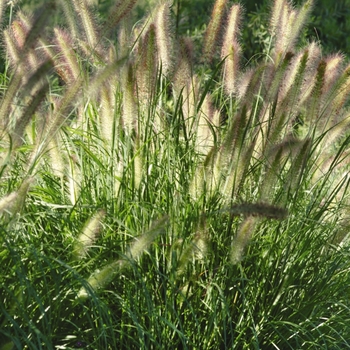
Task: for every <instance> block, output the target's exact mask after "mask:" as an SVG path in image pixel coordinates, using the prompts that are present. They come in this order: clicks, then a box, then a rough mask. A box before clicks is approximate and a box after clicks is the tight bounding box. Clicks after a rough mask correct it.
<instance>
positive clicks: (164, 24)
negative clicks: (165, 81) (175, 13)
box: [155, 1, 173, 74]
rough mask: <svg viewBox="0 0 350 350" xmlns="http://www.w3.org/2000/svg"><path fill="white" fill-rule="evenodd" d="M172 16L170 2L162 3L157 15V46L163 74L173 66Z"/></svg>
mask: <svg viewBox="0 0 350 350" xmlns="http://www.w3.org/2000/svg"><path fill="white" fill-rule="evenodd" d="M171 25H172V24H171V16H170V2H169V1H165V2H164V3H162V4H161V5H160V7H159V8H158V10H157V14H156V17H155V27H156V39H157V48H158V53H159V60H160V61H161V65H162V72H163V74H169V73H171V72H172V68H173V59H172V58H173V42H172V29H171Z"/></svg>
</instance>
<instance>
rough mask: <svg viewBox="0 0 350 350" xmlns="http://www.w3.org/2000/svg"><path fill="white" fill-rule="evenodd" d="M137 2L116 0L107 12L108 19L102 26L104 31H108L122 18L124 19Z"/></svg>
mask: <svg viewBox="0 0 350 350" xmlns="http://www.w3.org/2000/svg"><path fill="white" fill-rule="evenodd" d="M136 3H137V0H118V1H117V3H116V4H115V5H113V6H112V7H111V8H110V9H109V11H108V14H109V15H108V18H107V20H106V23H105V25H104V27H103V28H104V30H105V31H109V30H111V29H112V28H114V27H115V26H116V25H117V24H118V23H119V22H120V21H121V20H122V19H123V18H124V17H126V16H127V15H128V14H129V13H130V12H131V11H132V9H133V7H134V6H135V5H136Z"/></svg>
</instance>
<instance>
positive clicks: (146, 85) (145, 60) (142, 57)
mask: <svg viewBox="0 0 350 350" xmlns="http://www.w3.org/2000/svg"><path fill="white" fill-rule="evenodd" d="M137 55H138V57H139V58H138V62H137V69H136V79H137V94H138V97H139V99H140V100H141V102H142V104H143V105H144V106H147V108H148V107H149V101H150V100H152V95H155V89H156V86H157V72H158V56H157V45H156V31H155V26H154V24H151V25H150V26H149V28H148V30H147V32H146V34H145V35H144V37H143V38H142V41H141V44H140V47H139V50H138V54H137Z"/></svg>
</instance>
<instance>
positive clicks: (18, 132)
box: [12, 83, 50, 149]
mask: <svg viewBox="0 0 350 350" xmlns="http://www.w3.org/2000/svg"><path fill="white" fill-rule="evenodd" d="M49 88H50V86H49V84H48V83H44V84H43V85H42V86H41V88H40V89H39V90H38V91H35V94H34V95H33V96H31V98H30V100H29V101H26V106H25V108H24V110H23V113H22V115H21V116H20V117H19V118H18V120H17V121H16V125H15V127H14V130H13V135H12V138H13V148H14V149H16V148H17V147H19V146H20V145H21V144H22V142H23V137H24V132H25V128H26V127H27V125H28V124H29V122H30V121H31V120H32V118H33V116H34V114H35V112H36V111H37V110H38V109H39V107H40V105H41V104H42V103H43V101H44V100H45V98H46V96H47V94H48V92H49Z"/></svg>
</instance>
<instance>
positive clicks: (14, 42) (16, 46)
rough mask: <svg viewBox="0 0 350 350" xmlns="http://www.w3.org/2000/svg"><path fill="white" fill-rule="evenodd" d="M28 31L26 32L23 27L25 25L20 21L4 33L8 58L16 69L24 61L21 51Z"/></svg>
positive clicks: (16, 21)
mask: <svg viewBox="0 0 350 350" xmlns="http://www.w3.org/2000/svg"><path fill="white" fill-rule="evenodd" d="M28 31H29V30H28ZM28 31H26V28H24V27H23V23H22V22H20V21H19V20H15V21H13V22H12V24H11V27H10V28H8V29H6V30H4V31H3V40H4V43H5V46H6V52H7V57H8V58H9V63H10V64H11V66H12V67H14V68H15V67H17V65H18V62H19V61H20V60H21V59H22V57H21V54H20V51H21V48H22V47H23V45H24V42H25V38H26V36H27V34H28ZM18 68H23V67H18Z"/></svg>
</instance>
